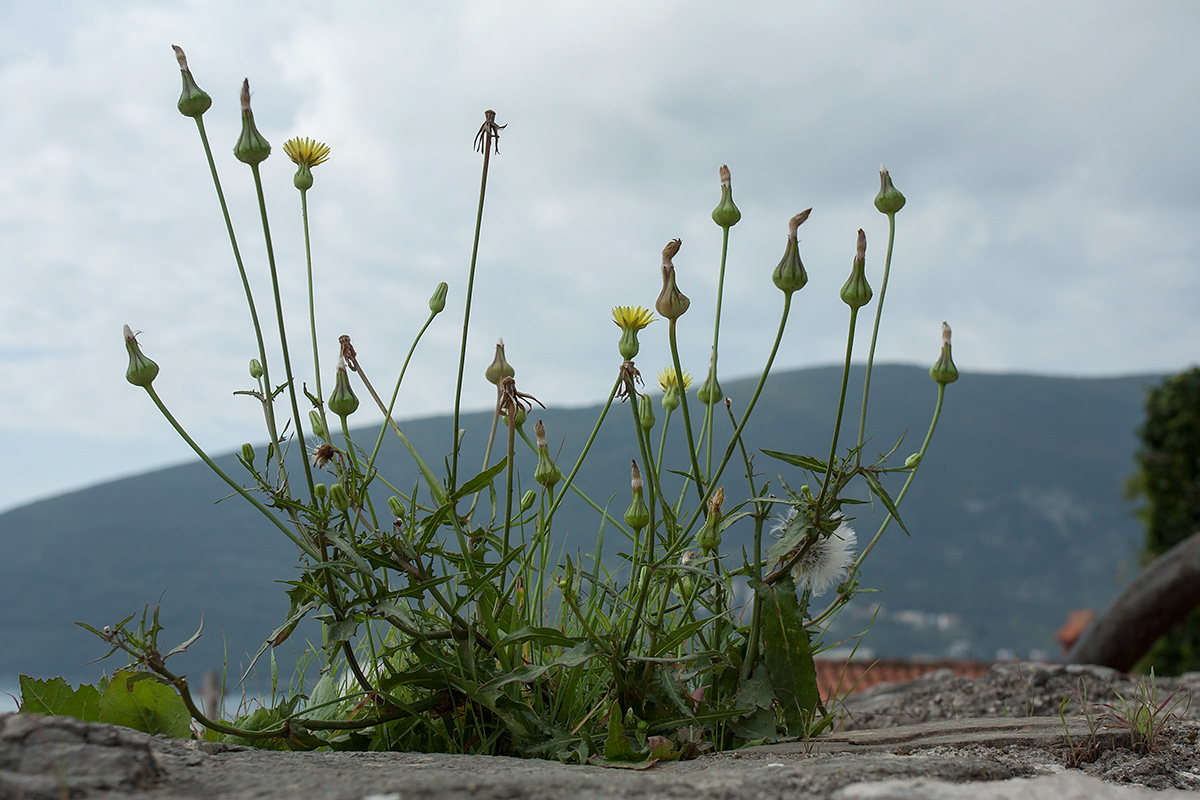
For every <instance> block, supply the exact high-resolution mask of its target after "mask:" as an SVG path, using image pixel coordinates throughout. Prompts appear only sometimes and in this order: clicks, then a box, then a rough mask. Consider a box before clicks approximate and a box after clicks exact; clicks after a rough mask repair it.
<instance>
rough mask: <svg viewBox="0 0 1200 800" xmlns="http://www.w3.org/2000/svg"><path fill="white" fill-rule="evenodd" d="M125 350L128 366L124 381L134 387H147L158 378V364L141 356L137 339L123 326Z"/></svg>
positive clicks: (127, 327)
mask: <svg viewBox="0 0 1200 800" xmlns="http://www.w3.org/2000/svg"><path fill="white" fill-rule="evenodd" d="M125 350H126V351H128V353H129V366H128V367H127V368H126V369H125V380H127V381H129V382H130V383H132V384H133V385H134V386H149V385H150V384H151V383H153V382H154V379H155V377H157V376H158V364H155V363H154V362H153V361H151V360H150V359H148V358H146V357H145V356H144V355H142V349H141V348H140V347H138V342H137V337H136V336H134V335H133V331H132V330H130V329H129V326H128V325H126V326H125Z"/></svg>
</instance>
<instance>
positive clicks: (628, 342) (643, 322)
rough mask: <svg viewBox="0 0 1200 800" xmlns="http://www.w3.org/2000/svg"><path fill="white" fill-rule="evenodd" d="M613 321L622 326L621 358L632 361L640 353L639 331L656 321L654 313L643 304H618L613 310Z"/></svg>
mask: <svg viewBox="0 0 1200 800" xmlns="http://www.w3.org/2000/svg"><path fill="white" fill-rule="evenodd" d="M612 316H613V322H614V323H616V324H617V325H618V326H619V327H620V328H621V339H620V341H619V342H618V343H617V350H619V351H620V353H621V358H623V359H625V360H626V361H632V360H633V359H634V357H635V356H636V355H637V354H638V350H639V349H640V346H639V345H638V339H637V335H638V331H640V330H641V329H642V328H645V327H646V326H647V325H649V324H650V323H651V322H654V315H653V314H651V313H650V311H649V309H645V308H642V307H641V306H617V307H616V308H614V309H613V310H612Z"/></svg>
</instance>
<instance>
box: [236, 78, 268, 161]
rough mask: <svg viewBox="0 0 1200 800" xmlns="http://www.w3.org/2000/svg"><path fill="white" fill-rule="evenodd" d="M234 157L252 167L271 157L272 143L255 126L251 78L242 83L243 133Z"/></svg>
mask: <svg viewBox="0 0 1200 800" xmlns="http://www.w3.org/2000/svg"><path fill="white" fill-rule="evenodd" d="M233 155H234V156H235V157H236V158H237V160H238V161H241V162H242V163H244V164H251V165H253V164H258V163H261V162H262V161H264V160H266V158H267V156H269V155H271V143H270V142H268V141H267V140H266V139H265V138H264V137H263V135H262V134H261V133H259V132H258V128H257V127H255V125H254V112H253V111H251V110H250V79H249V78H247V79H246V80H245V81H244V82H243V83H242V132H241V135H239V136H238V140H237V144H235V145H234V146H233Z"/></svg>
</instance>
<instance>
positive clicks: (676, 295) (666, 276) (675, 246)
mask: <svg viewBox="0 0 1200 800" xmlns="http://www.w3.org/2000/svg"><path fill="white" fill-rule="evenodd" d="M682 244H683V242H682V241H681V240H679V239H672V240H671V241H669V242H667V246H666V247H664V248H663V252H662V278H663V288H662V292H660V293H659V295H658V300H657V301H656V302H655V303H654V307H655V308H657V309H658V313H659V314H661V315H663V316H664V317H666V318H667V319H670V320H675V319H679V318H680V317H681V316H683V314H684V312H686V311H687V310H688V306H690V305H691V304H692V301H691V300H689V299H688V297H687V295H685V294H684V293H683V292H681V291H679V287H678V286H676V285H675V265H674V263H672V261H671V259H672V258H674V257H675V254H676V253H678V252H679V248H680V246H681V245H682Z"/></svg>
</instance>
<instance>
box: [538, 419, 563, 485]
mask: <svg viewBox="0 0 1200 800" xmlns="http://www.w3.org/2000/svg"><path fill="white" fill-rule="evenodd" d="M533 432H534V434H535V435H536V437H537V451H538V463H537V469H535V470H534V471H533V479H534V480H535V481H537V482H538V483H540V484H541V485H542V486H545V487H546V488H547V489H553V488H554V484H556V483H558V482H559V481H561V480H562V478H563V474H562V472H561V471H560V470H559V468H558V466H557V465H555V463H554V460H553V459H552V458H550V447H549V446H548V445H547V444H546V427H545V426H544V425H542V421H541V420H540V419H539V420H538V421H537V424H536V425H534V426H533Z"/></svg>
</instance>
